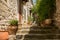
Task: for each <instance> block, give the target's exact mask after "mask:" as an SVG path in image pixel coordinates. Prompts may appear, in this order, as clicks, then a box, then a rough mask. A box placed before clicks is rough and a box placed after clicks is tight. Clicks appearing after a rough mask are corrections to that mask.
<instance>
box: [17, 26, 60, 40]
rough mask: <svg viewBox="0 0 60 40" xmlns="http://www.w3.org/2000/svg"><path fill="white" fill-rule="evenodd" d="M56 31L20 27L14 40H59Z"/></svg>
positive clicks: (58, 34) (35, 27)
mask: <svg viewBox="0 0 60 40" xmlns="http://www.w3.org/2000/svg"><path fill="white" fill-rule="evenodd" d="M58 32H59V31H58V30H57V29H42V28H41V27H38V26H32V27H21V28H20V30H19V31H18V34H17V35H16V40H60V33H58Z"/></svg>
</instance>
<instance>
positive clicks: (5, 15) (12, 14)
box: [0, 0, 18, 23]
mask: <svg viewBox="0 0 60 40" xmlns="http://www.w3.org/2000/svg"><path fill="white" fill-rule="evenodd" d="M11 19H18V9H17V0H6V1H5V0H0V22H1V21H2V23H4V22H3V21H4V20H6V21H7V20H11Z"/></svg>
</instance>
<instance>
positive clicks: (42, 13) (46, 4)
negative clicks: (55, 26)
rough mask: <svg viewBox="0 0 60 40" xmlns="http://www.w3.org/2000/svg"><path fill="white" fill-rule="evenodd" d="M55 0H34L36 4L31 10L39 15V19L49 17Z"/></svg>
mask: <svg viewBox="0 0 60 40" xmlns="http://www.w3.org/2000/svg"><path fill="white" fill-rule="evenodd" d="M54 9H55V0H36V5H35V6H34V7H33V9H32V12H33V13H34V12H36V13H38V15H39V21H43V20H45V19H48V18H51V14H53V13H54Z"/></svg>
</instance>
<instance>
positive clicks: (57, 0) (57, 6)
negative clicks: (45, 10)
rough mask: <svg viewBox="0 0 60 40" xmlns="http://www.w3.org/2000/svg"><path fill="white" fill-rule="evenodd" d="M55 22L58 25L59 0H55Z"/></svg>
mask: <svg viewBox="0 0 60 40" xmlns="http://www.w3.org/2000/svg"><path fill="white" fill-rule="evenodd" d="M54 17H55V24H56V26H58V27H60V0H56V13H55V14H54Z"/></svg>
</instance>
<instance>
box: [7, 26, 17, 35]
mask: <svg viewBox="0 0 60 40" xmlns="http://www.w3.org/2000/svg"><path fill="white" fill-rule="evenodd" d="M17 30H18V27H17V26H9V27H8V32H9V34H10V35H11V34H16V32H17Z"/></svg>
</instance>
